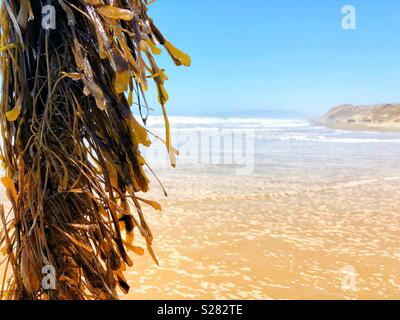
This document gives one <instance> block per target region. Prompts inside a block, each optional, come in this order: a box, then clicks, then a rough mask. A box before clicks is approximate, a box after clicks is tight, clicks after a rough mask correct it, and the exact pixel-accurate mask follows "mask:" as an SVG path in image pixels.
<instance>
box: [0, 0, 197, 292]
mask: <svg viewBox="0 0 400 320" xmlns="http://www.w3.org/2000/svg"><path fill="white" fill-rule="evenodd" d="M151 2H154V1H149V0H53V1H49V0H48V1H38V0H3V1H2V7H1V15H0V19H1V21H0V22H1V40H0V42H1V44H0V61H1V74H2V84H1V85H2V95H1V109H0V117H1V131H2V140H3V141H2V143H3V147H2V159H1V160H2V162H3V165H4V169H5V172H6V173H5V176H4V177H3V178H2V179H1V180H2V183H3V185H4V187H5V189H6V192H7V196H8V198H9V200H10V203H11V205H12V209H11V210H10V211H7V212H6V211H5V209H4V207H3V206H1V207H0V227H1V233H0V250H1V253H2V255H3V257H2V258H1V259H2V260H0V263H2V264H3V266H2V267H4V269H5V271H4V277H3V278H2V279H1V284H0V290H1V293H0V295H1V296H0V298H2V299H117V298H118V295H117V288H120V289H121V290H122V291H123V292H125V293H126V292H128V290H129V285H128V283H127V281H126V279H125V278H124V274H123V273H124V271H125V270H126V268H127V267H128V266H129V267H131V266H132V260H131V259H130V257H129V255H128V253H129V252H130V251H131V252H133V253H135V254H138V255H142V254H143V253H144V250H145V249H143V248H141V247H138V246H135V241H134V240H135V239H134V234H140V235H141V236H142V237H144V239H145V240H146V241H145V242H146V243H147V250H148V252H149V253H150V255H151V256H152V257H153V258H154V260H155V261H156V262H157V259H156V257H155V254H154V252H153V250H152V240H153V236H152V233H151V230H150V228H149V226H148V224H147V223H146V221H145V217H144V213H143V211H142V205H145V206H151V207H153V208H154V209H156V210H161V208H160V205H159V204H158V203H156V202H154V201H151V200H147V199H143V198H140V197H139V196H138V192H147V191H148V189H149V180H148V178H147V176H146V174H145V171H144V169H145V167H146V166H147V164H146V161H145V159H143V157H142V156H141V154H140V151H139V148H140V145H144V146H146V147H149V146H150V144H151V141H150V139H149V134H150V133H149V132H148V130H147V129H146V127H145V126H146V119H147V115H148V107H147V103H146V98H145V95H144V93H145V92H146V90H147V87H148V82H150V81H151V82H154V84H155V86H156V88H157V91H158V100H159V102H160V105H161V108H162V111H163V114H164V118H165V128H166V138H165V139H162V141H163V142H164V143H165V145H166V150H167V152H168V153H169V155H170V159H171V163H172V165H175V156H176V154H177V151H176V150H175V149H174V148H173V147H172V146H171V143H170V138H169V135H170V133H169V124H168V118H167V115H166V110H165V104H166V102H167V100H168V94H167V92H166V90H165V88H164V83H165V81H166V80H167V76H166V74H165V72H164V70H163V69H161V68H159V67H158V66H157V63H156V60H155V58H154V57H155V56H156V55H158V54H160V53H161V47H164V48H165V50H166V52H168V54H169V55H170V56H171V57H172V60H173V61H174V63H175V64H176V65H177V66H181V65H183V66H189V65H190V58H189V56H188V55H186V54H185V53H183V52H182V51H180V50H179V49H177V48H176V47H174V46H173V45H172V44H171V43H170V42H169V41H168V40H167V39H165V38H164V36H163V35H162V33H161V32H160V31H159V30H158V29H157V27H156V25H155V24H154V23H153V20H152V19H151V18H150V17H149V16H148V11H147V8H148V5H149V4H150V3H151ZM131 106H135V107H137V109H138V116H137V117H135V115H134V114H133V113H132V111H131ZM139 115H140V116H139ZM155 137H157V136H155ZM157 138H158V139H161V138H159V137H157ZM136 230H137V232H135V231H136ZM46 268H47V269H46ZM49 268H50V269H49ZM43 270H50V271H49V272H50V275H54V277H55V279H54V280H55V281H54V283H55V287H50V289H54V290H47V289H49V288H46V286H43V279H44V278H43V277H44V274H43V272H44V271H43ZM51 270H53V271H54V272H53V273H51ZM46 272H47V271H46ZM50 284H51V281H50Z"/></svg>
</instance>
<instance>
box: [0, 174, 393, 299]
mask: <svg viewBox="0 0 400 320" xmlns="http://www.w3.org/2000/svg"><path fill="white" fill-rule="evenodd" d="M160 178H161V179H162V181H163V182H164V184H165V187H166V188H167V190H168V191H169V198H167V199H165V198H163V197H162V193H161V190H160V188H159V187H158V186H157V184H156V183H152V187H153V191H152V193H151V194H149V195H147V197H150V198H152V199H156V200H159V201H160V202H161V203H162V205H163V207H164V211H163V212H162V213H158V212H154V211H153V210H152V209H150V208H145V212H146V214H147V217H148V221H149V222H150V224H151V226H152V229H153V231H154V235H155V241H154V248H155V251H156V253H157V255H158V258H159V261H160V266H159V267H157V266H156V265H155V264H154V263H153V262H152V260H151V258H150V257H149V255H148V254H147V253H146V254H145V256H142V257H138V256H134V255H132V256H131V257H132V258H133V260H134V267H133V268H132V269H130V270H128V271H127V278H128V279H129V283H130V285H131V292H130V293H129V294H128V295H125V296H124V295H122V296H121V298H123V299H361V298H362V299H398V298H399V297H400V238H399V235H400V213H399V207H400V201H399V200H398V199H400V188H399V185H400V180H399V178H398V177H394V178H386V179H364V180H352V181H345V180H344V181H335V182H331V183H324V184H317V183H313V184H311V185H310V184H309V183H306V181H304V185H302V184H301V183H300V184H298V183H292V184H288V183H287V181H285V182H282V180H280V179H276V180H273V179H269V178H266V177H263V176H257V175H253V176H249V177H239V176H235V175H226V174H220V175H215V176H214V178H210V175H209V174H208V173H202V172H200V171H198V172H191V173H190V174H189V172H188V171H179V170H176V171H172V172H169V171H168V172H167V171H166V172H162V173H161V174H160ZM1 199H2V200H4V193H3V191H2V196H1ZM137 239H139V236H138V237H137ZM138 241H139V240H138ZM343 268H345V269H343ZM345 270H350V272H352V271H354V272H355V274H349V271H345Z"/></svg>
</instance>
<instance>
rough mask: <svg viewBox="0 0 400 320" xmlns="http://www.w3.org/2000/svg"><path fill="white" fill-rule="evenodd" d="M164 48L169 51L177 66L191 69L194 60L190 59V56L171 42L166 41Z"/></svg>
mask: <svg viewBox="0 0 400 320" xmlns="http://www.w3.org/2000/svg"><path fill="white" fill-rule="evenodd" d="M164 47H165V48H166V49H167V51H168V53H169V54H170V55H171V57H172V58H173V60H174V62H175V64H176V65H177V66H180V65H184V66H186V67H189V66H190V65H191V63H192V60H191V59H190V56H189V55H187V54H186V53H184V52H183V51H181V50H179V49H178V48H176V47H175V46H174V45H173V44H172V43H170V42H169V41H167V40H165V43H164Z"/></svg>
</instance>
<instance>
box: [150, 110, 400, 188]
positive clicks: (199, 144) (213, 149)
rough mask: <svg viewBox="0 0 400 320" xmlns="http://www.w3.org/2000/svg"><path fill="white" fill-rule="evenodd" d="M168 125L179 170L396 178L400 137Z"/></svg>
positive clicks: (305, 125)
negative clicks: (247, 168) (243, 169)
mask: <svg viewBox="0 0 400 320" xmlns="http://www.w3.org/2000/svg"><path fill="white" fill-rule="evenodd" d="M170 122H171V128H172V136H173V139H172V141H173V144H174V145H175V146H177V147H178V149H180V150H181V151H183V152H181V156H180V157H178V168H180V170H185V169H187V170H192V171H193V170H204V169H205V168H207V169H209V170H210V173H211V174H218V173H220V174H236V173H237V171H238V169H240V168H244V167H245V166H246V165H247V166H248V167H251V168H250V169H249V170H245V171H246V172H245V175H253V176H265V177H270V178H276V177H278V178H279V179H282V180H287V181H288V182H290V181H293V182H298V181H297V180H298V179H301V180H302V181H303V182H304V180H305V179H306V180H307V182H308V183H314V182H315V183H316V182H324V181H330V182H332V181H333V182H335V181H361V180H363V179H380V178H395V177H400V133H388V132H368V131H344V130H334V129H329V128H325V127H322V126H317V125H314V124H313V123H312V122H310V121H307V120H299V119H239V118H232V119H221V118H206V117H204V118H195V117H171V118H170ZM163 125H164V122H163V119H162V118H161V117H151V118H150V119H149V121H148V126H149V129H150V131H153V132H157V134H159V135H163V129H162V128H163ZM229 137H230V138H231V140H233V143H232V141H229ZM235 138H236V140H235ZM213 139H214V140H213ZM227 140H228V142H226V141H227ZM205 141H206V142H205ZM207 141H208V142H207ZM213 142H214V143H213ZM232 145H233V146H232ZM188 150H189V152H188ZM162 153H163V151H162V150H161V152H160V153H156V154H151V153H150V154H149V155H148V156H149V161H150V163H152V162H153V163H155V164H160V162H157V159H156V157H158V158H160V156H161V158H162V159H164V160H165V162H167V161H166V159H167V158H166V157H164V158H163V156H162ZM164 153H165V152H164ZM213 156H215V157H214V158H216V161H213V160H212V159H213ZM232 158H233V160H232ZM226 159H228V160H231V161H226ZM158 160H159V159H158ZM165 162H164V163H165ZM213 169H215V170H213ZM239 171H240V170H239ZM296 179H297V180H296Z"/></svg>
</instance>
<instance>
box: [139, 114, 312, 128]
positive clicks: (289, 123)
mask: <svg viewBox="0 0 400 320" xmlns="http://www.w3.org/2000/svg"><path fill="white" fill-rule="evenodd" d="M169 121H170V124H171V126H179V127H194V126H196V127H202V126H205V127H216V128H221V127H232V128H238V127H239V128H285V127H287V128H302V127H309V126H311V124H310V122H308V121H305V120H297V119H267V118H260V119H257V118H211V117H169ZM147 124H148V126H149V127H150V128H151V127H158V126H163V125H164V119H163V117H155V116H150V117H149V119H148V122H147Z"/></svg>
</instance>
